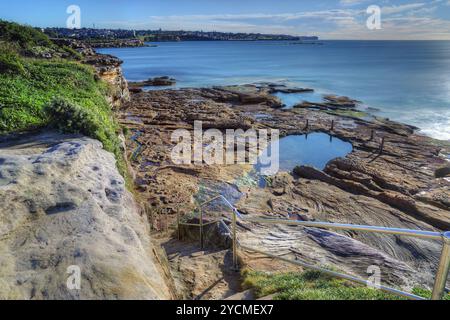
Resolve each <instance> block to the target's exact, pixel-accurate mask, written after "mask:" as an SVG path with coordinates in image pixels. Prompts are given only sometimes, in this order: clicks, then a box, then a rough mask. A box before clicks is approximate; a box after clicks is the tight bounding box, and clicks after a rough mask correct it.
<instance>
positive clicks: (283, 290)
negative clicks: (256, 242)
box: [243, 270, 450, 300]
mask: <svg viewBox="0 0 450 320" xmlns="http://www.w3.org/2000/svg"><path fill="white" fill-rule="evenodd" d="M243 278H244V282H243V286H244V287H245V288H253V289H254V291H255V294H256V296H257V297H258V298H260V297H264V296H267V295H270V294H274V299H275V300H401V299H402V298H401V297H398V296H396V295H392V294H388V293H384V292H383V291H380V290H376V289H373V288H368V287H365V286H360V285H357V284H354V283H352V282H349V281H346V280H342V279H337V278H333V277H330V276H328V275H325V274H323V273H320V272H317V271H311V270H309V271H305V272H302V273H298V272H290V273H275V274H269V273H265V272H258V271H249V270H244V272H243ZM413 293H414V294H416V295H419V296H422V297H424V298H430V297H431V292H430V291H429V290H425V289H421V288H414V290H413ZM445 299H446V300H448V299H450V295H447V296H446V298H445Z"/></svg>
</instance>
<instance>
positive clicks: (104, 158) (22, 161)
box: [0, 132, 171, 299]
mask: <svg viewBox="0 0 450 320" xmlns="http://www.w3.org/2000/svg"><path fill="white" fill-rule="evenodd" d="M0 203H1V204H2V205H1V210H0V299H169V298H171V294H170V293H169V292H170V290H169V289H168V286H167V285H166V281H165V280H166V279H165V277H164V276H163V270H162V267H161V265H160V264H159V259H158V255H157V253H156V251H155V248H154V247H153V246H152V243H151V239H150V237H149V232H148V223H147V221H146V218H145V215H141V212H140V209H139V207H138V206H137V204H136V203H135V201H134V200H133V197H132V195H131V194H130V193H129V192H128V191H127V190H126V188H125V185H124V179H123V178H122V176H121V175H120V174H119V173H118V171H117V169H116V166H115V159H114V157H113V155H112V154H110V153H108V152H106V151H105V150H103V148H102V145H101V143H100V142H98V141H96V140H92V139H89V138H86V137H82V136H68V135H60V134H58V133H52V132H46V133H40V134H37V135H26V136H22V137H15V138H11V137H9V138H8V139H4V141H3V142H2V141H0ZM70 266H72V267H70ZM73 266H76V267H73ZM74 268H75V270H76V268H79V270H80V274H81V277H80V279H81V280H80V289H79V290H77V289H76V288H75V289H74V287H76V281H73V280H74V279H75V278H73V276H76V274H74V273H71V272H73V270H74ZM68 280H69V283H71V284H72V286H69V287H70V288H69V287H68V286H67V283H68ZM71 280H72V281H71Z"/></svg>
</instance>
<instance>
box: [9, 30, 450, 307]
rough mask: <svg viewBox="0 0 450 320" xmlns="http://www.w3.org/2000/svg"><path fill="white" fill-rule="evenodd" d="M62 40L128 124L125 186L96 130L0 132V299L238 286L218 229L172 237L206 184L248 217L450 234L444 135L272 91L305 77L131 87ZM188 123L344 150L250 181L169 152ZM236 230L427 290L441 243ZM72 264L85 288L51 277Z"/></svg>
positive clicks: (263, 263) (273, 248)
mask: <svg viewBox="0 0 450 320" xmlns="http://www.w3.org/2000/svg"><path fill="white" fill-rule="evenodd" d="M58 41H60V43H61V44H62V45H67V46H69V47H71V48H72V49H74V50H76V51H77V52H79V53H80V54H81V55H82V61H83V63H86V64H88V65H91V66H93V67H94V68H95V70H96V74H97V75H96V76H97V77H98V79H102V80H104V81H106V82H108V83H109V84H110V85H111V88H112V90H110V91H109V92H108V99H109V102H110V104H111V108H113V109H114V110H115V111H116V115H117V117H118V118H119V121H120V124H121V125H122V128H124V133H125V137H122V138H123V151H124V153H125V154H126V158H127V159H129V166H130V173H131V174H132V175H133V180H134V182H135V185H136V190H133V192H134V194H131V193H130V192H129V191H127V190H126V188H125V187H124V183H125V182H124V179H123V178H122V177H121V176H120V174H119V173H118V171H117V168H116V167H115V160H114V158H113V156H112V154H110V153H108V152H106V151H104V150H103V149H102V148H101V144H100V143H99V142H98V141H95V140H92V139H88V138H85V137H81V136H74V135H61V134H58V133H55V132H38V133H30V134H27V135H17V136H16V137H14V139H13V138H12V136H8V137H7V139H3V140H1V141H0V151H1V157H0V165H1V166H0V187H2V189H1V190H0V191H2V192H0V199H2V202H3V203H4V204H5V208H6V209H5V210H4V211H3V212H2V213H3V215H2V220H3V221H4V222H5V223H4V226H3V230H2V240H1V241H0V249H1V251H2V254H1V258H0V260H1V261H0V269H1V271H2V278H1V279H0V283H1V284H2V286H1V287H2V288H0V297H2V298H21V299H59V298H61V299H80V298H85V299H98V298H104V299H130V298H139V299H143V298H148V299H170V298H174V297H183V298H188V299H189V298H204V299H206V298H208V299H223V298H226V297H228V296H230V295H232V294H234V293H236V292H238V291H239V290H240V278H239V274H237V273H235V272H231V271H230V270H231V261H230V252H229V250H228V248H227V246H229V243H228V242H227V241H223V239H222V238H220V239H218V238H217V237H220V232H219V235H218V233H217V232H213V233H212V234H213V235H212V237H213V239H210V240H211V241H210V242H209V244H210V245H212V246H211V247H210V248H209V249H205V250H202V249H200V248H199V247H198V242H196V241H194V240H197V239H196V238H195V236H196V232H193V231H192V230H190V229H187V230H184V231H183V232H184V234H185V236H186V237H187V238H189V239H191V240H192V241H190V242H189V241H185V242H181V241H178V240H177V239H176V238H177V237H176V233H175V232H174V231H175V230H174V228H173V227H174V225H176V221H177V217H178V216H180V217H183V218H186V217H188V216H189V214H191V213H192V212H193V211H194V210H195V208H196V203H195V199H198V197H199V196H205V197H209V196H212V195H215V194H217V193H221V194H225V195H226V197H227V198H229V199H230V200H232V201H233V202H234V203H235V205H236V206H237V207H238V208H239V210H240V211H241V212H242V213H243V214H245V215H247V216H250V217H252V216H255V217H256V216H267V217H283V218H289V219H300V220H318V221H330V222H345V223H355V224H369V225H382V226H390V227H403V228H412V229H421V230H448V229H450V199H449V197H450V177H449V171H450V169H449V168H450V163H449V162H448V160H447V159H446V155H448V154H449V152H450V146H449V145H448V144H447V145H445V144H443V143H441V142H439V141H436V140H433V139H431V138H428V137H424V136H421V135H418V134H416V133H415V129H416V128H414V127H412V126H408V125H405V124H400V123H396V122H393V121H389V120H386V119H380V118H375V117H371V116H370V115H367V114H364V113H362V112H360V111H358V109H357V104H358V101H356V100H353V99H351V98H348V97H339V96H331V95H330V96H327V97H325V99H324V101H322V102H319V103H318V102H310V103H308V102H305V103H302V104H299V105H296V106H294V108H292V109H287V108H285V106H284V104H283V102H282V101H281V100H280V99H279V98H277V97H276V96H275V95H274V94H276V93H283V94H290V93H297V94H298V93H303V92H311V91H312V90H313V89H310V88H293V87H286V86H282V85H279V84H272V83H259V84H249V85H239V86H226V87H213V88H189V89H176V90H154V91H144V90H142V88H140V87H141V85H140V84H137V85H135V86H133V87H132V86H130V88H129V85H128V83H127V81H126V79H125V78H124V76H123V73H122V69H121V64H122V61H121V60H120V59H118V58H116V57H114V56H110V55H102V54H97V53H96V52H95V51H94V50H93V49H92V48H91V47H90V46H88V45H86V44H84V43H82V42H79V41H73V40H64V39H62V40H58ZM50 58H51V57H50ZM160 80H164V81H168V82H166V84H167V83H169V82H173V81H174V80H173V79H170V78H167V77H166V78H157V79H156V83H157V84H158V83H159V84H160V83H161V82H160ZM149 81H150V82H151V83H152V84H155V79H150V80H149ZM146 84H148V82H147V83H146ZM142 86H145V84H142ZM197 120H200V121H202V122H203V129H209V128H214V129H218V130H220V131H224V130H226V129H243V130H247V129H251V128H253V129H268V128H273V129H278V130H280V133H281V136H289V135H302V134H308V133H313V132H322V133H326V134H329V135H330V136H331V137H337V138H340V139H342V140H345V141H347V142H350V143H351V144H352V146H353V151H352V152H351V153H350V154H348V155H347V156H346V157H344V158H338V159H334V160H332V161H330V162H329V163H328V164H327V166H326V168H325V169H324V170H318V169H315V168H313V167H307V166H298V167H297V168H295V169H294V170H293V172H279V173H278V174H276V175H275V176H273V177H271V178H270V183H267V184H266V185H265V186H264V187H261V186H259V185H258V183H257V181H256V180H255V177H253V176H252V175H251V171H252V166H251V165H248V164H235V165H207V164H205V163H203V164H200V165H175V164H173V163H172V161H171V150H172V148H173V146H174V142H173V141H172V140H171V134H172V132H173V131H174V130H176V129H187V130H189V131H191V130H193V124H194V121H197ZM381 141H383V143H382V142H381ZM381 144H383V148H382V152H381V153H380V148H381V146H380V145H381ZM30 181H31V182H32V183H31V184H30ZM24 190H25V191H24ZM219 217H221V218H224V219H225V221H228V219H229V212H228V211H227V210H226V209H225V207H221V206H219V207H216V208H214V210H210V211H208V212H206V214H205V221H212V220H214V219H217V218H219ZM239 228H240V230H239V237H240V241H241V243H243V244H247V245H249V246H254V247H260V248H264V249H265V250H267V251H269V252H271V253H274V254H280V255H283V256H284V257H289V258H291V259H296V258H299V259H302V260H306V261H308V262H311V263H314V264H320V265H326V266H330V267H333V268H336V269H339V270H342V271H345V272H348V273H350V274H354V275H358V276H361V277H367V266H368V265H373V264H375V265H377V266H379V267H380V268H381V271H382V282H383V283H387V284H391V285H395V286H398V287H402V288H406V289H408V288H412V287H413V286H417V285H418V286H422V287H430V285H431V283H432V278H433V276H434V272H435V269H436V266H437V261H438V258H439V250H440V245H439V243H437V242H435V241H430V240H417V239H410V238H406V237H391V236H385V235H374V234H364V233H356V232H351V233H350V232H329V231H324V230H321V229H314V228H292V227H289V226H270V227H269V226H262V225H258V224H254V223H240V224H239ZM74 230H75V231H74ZM150 234H151V235H152V237H150ZM155 239H156V240H157V241H158V244H156V245H155ZM216 240H217V242H219V243H220V246H219V247H220V248H218V247H217V246H214V243H216ZM159 244H160V245H161V246H162V247H163V248H164V249H165V251H166V254H167V256H168V258H169V262H170V268H171V270H168V265H167V263H166V262H165V255H164V254H160V253H158V247H159ZM216 244H217V243H216ZM240 258H241V262H242V263H243V265H245V266H250V267H251V268H253V269H256V270H262V269H264V270H267V271H274V270H277V271H287V270H292V267H290V266H289V265H286V264H283V263H278V262H276V261H273V260H270V259H269V260H268V259H266V260H264V259H262V257H261V256H258V255H255V254H251V253H248V252H241V253H240ZM69 264H77V265H78V264H79V265H81V266H82V269H86V272H87V273H86V274H85V275H84V277H83V281H87V282H83V283H84V284H85V283H87V284H88V285H87V286H84V287H83V290H82V291H81V292H75V293H74V292H72V291H69V290H67V289H66V287H65V286H64V285H61V283H65V279H66V272H65V269H64V268H66V267H67V265H69ZM211 288H212V289H211ZM207 289H208V290H209V291H208V290H207Z"/></svg>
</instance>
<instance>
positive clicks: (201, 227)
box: [199, 207, 203, 250]
mask: <svg viewBox="0 0 450 320" xmlns="http://www.w3.org/2000/svg"><path fill="white" fill-rule="evenodd" d="M199 210H200V248H201V249H202V250H203V210H202V207H200V208H199Z"/></svg>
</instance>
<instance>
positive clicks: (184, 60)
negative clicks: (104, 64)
mask: <svg viewBox="0 0 450 320" xmlns="http://www.w3.org/2000/svg"><path fill="white" fill-rule="evenodd" d="M323 43H324V44H323V45H292V44H289V42H271V41H267V42H265V41H263V42H215V41H214V42H177V43H170V42H167V43H158V45H159V46H158V47H156V48H154V47H151V48H122V49H103V50H100V51H101V52H104V53H110V54H113V55H116V56H118V57H120V58H121V59H123V60H124V61H125V63H124V66H123V67H124V72H125V76H126V77H127V78H128V79H129V80H143V79H147V78H149V77H154V76H161V75H168V76H172V77H174V78H176V79H177V80H178V86H179V87H190V86H211V85H224V84H242V83H251V82H256V81H279V82H286V83H289V84H293V85H299V86H308V87H312V88H314V89H316V90H317V94H319V95H320V94H323V93H336V94H340V95H348V96H350V97H352V98H355V99H358V100H361V101H363V102H364V103H365V105H366V106H370V107H373V108H377V109H379V110H380V111H378V112H375V113H376V115H379V116H385V117H388V118H391V119H395V120H398V121H402V122H405V123H409V124H413V125H416V126H418V127H420V128H421V129H422V131H423V132H424V133H426V134H428V135H431V136H433V137H435V138H439V139H450V41H324V42H323ZM290 99H291V101H289V103H293V101H292V99H294V98H290ZM299 100H302V98H301V97H299ZM294 102H295V101H294Z"/></svg>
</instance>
